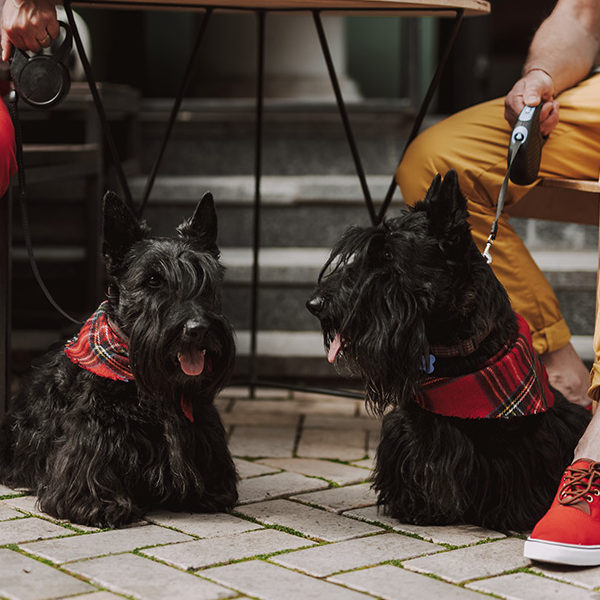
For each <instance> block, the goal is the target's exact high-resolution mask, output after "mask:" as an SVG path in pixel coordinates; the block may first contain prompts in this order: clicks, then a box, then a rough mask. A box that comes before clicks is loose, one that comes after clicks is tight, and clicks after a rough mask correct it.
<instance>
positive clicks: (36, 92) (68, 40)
mask: <svg viewBox="0 0 600 600" xmlns="http://www.w3.org/2000/svg"><path fill="white" fill-rule="evenodd" d="M59 24H60V26H61V27H62V28H63V29H64V32H65V37H64V40H63V42H62V43H61V45H60V47H58V49H57V50H56V51H54V52H53V54H43V53H42V52H39V53H37V54H34V55H33V56H28V55H27V54H26V53H24V52H22V51H21V50H16V51H15V53H14V54H13V57H12V59H11V67H10V70H11V76H12V79H13V82H14V85H15V89H14V90H12V91H11V92H10V94H9V96H8V101H7V105H8V110H9V113H10V116H11V119H12V122H13V127H14V130H15V150H16V159H17V180H18V191H17V197H18V199H19V205H20V208H21V221H22V224H23V236H24V238H25V247H26V249H27V256H28V258H29V264H30V266H31V271H32V273H33V277H34V279H35V280H36V282H37V284H38V285H39V286H40V289H41V290H42V292H43V294H44V296H45V297H46V299H47V300H48V302H49V303H50V304H51V305H52V307H53V308H54V309H55V310H56V311H57V312H59V313H60V314H61V315H62V316H63V317H65V318H66V319H68V320H69V321H72V322H73V323H75V324H77V325H80V324H81V321H80V320H77V319H74V318H73V317H72V316H71V315H69V314H68V313H67V312H66V311H65V310H64V309H62V308H61V307H60V305H59V304H58V303H57V302H56V300H55V299H54V297H53V296H52V294H51V293H50V291H49V290H48V288H47V287H46V284H45V283H44V281H43V279H42V276H41V274H40V271H39V269H38V266H37V263H36V260H35V256H34V254H33V244H32V242H31V227H30V224H29V216H28V212H27V192H26V186H25V165H24V161H23V138H22V134H21V121H20V119H19V109H18V100H19V98H21V99H22V100H23V101H24V102H26V103H27V104H29V105H30V106H32V107H34V108H38V109H45V108H50V107H51V106H55V105H56V104H58V103H59V102H60V101H61V100H62V99H63V98H64V97H65V96H66V94H67V92H68V91H69V88H70V84H71V79H70V76H69V71H68V68H67V67H66V65H65V62H66V59H67V57H68V56H69V52H70V51H71V45H72V39H73V38H72V34H71V30H70V28H69V26H68V25H67V24H66V23H63V22H61V21H59Z"/></svg>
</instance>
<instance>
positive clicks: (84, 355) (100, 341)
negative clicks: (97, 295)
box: [65, 300, 134, 381]
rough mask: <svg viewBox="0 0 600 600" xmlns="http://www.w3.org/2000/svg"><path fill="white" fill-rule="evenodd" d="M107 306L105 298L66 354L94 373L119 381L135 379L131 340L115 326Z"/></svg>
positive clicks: (68, 345) (68, 347)
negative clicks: (110, 319) (130, 360)
mask: <svg viewBox="0 0 600 600" xmlns="http://www.w3.org/2000/svg"><path fill="white" fill-rule="evenodd" d="M107 307H108V302H107V301H106V300H105V301H104V302H102V304H100V306H99V307H98V309H97V310H96V312H95V313H94V314H93V315H92V316H91V317H90V318H89V319H88V320H87V321H86V322H85V323H84V325H83V327H82V328H81V329H80V331H79V333H78V334H77V335H76V336H75V337H74V338H72V339H70V340H69V341H68V342H67V344H66V345H65V353H66V355H67V356H68V357H69V358H70V359H71V361H72V362H74V363H75V364H76V365H79V366H80V367H81V368H82V369H85V370H86V371H90V372H92V373H94V375H99V376H100V377H107V378H108V379H114V380H115V381H132V380H133V379H134V377H133V372H132V370H131V366H130V364H129V349H128V348H127V343H126V342H125V341H124V340H122V339H121V338H120V337H119V335H118V334H117V332H116V331H115V330H114V329H113V328H112V327H111V323H110V321H109V319H108V315H107V314H106V309H107Z"/></svg>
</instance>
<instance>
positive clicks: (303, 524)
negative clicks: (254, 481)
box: [236, 500, 381, 542]
mask: <svg viewBox="0 0 600 600" xmlns="http://www.w3.org/2000/svg"><path fill="white" fill-rule="evenodd" d="M236 510H238V511H239V512H240V513H242V514H244V515H247V516H249V517H253V518H255V519H256V520H257V521H260V522H261V523H267V524H269V525H282V526H284V527H290V528H292V529H294V530H296V531H300V532H301V533H303V534H304V535H308V536H309V537H311V538H317V539H321V540H326V541H328V542H337V541H341V540H349V539H352V538H355V537H361V536H364V535H367V534H369V533H374V532H376V531H381V530H380V529H379V528H378V527H374V526H372V525H367V524H366V523H361V522H360V521H355V520H353V519H347V518H346V517H343V516H341V515H336V514H333V513H330V512H327V511H324V510H320V509H318V508H312V507H311V506H305V505H303V504H298V503H297V502H291V501H290V500H271V501H270V502H259V503H257V504H247V505H244V506H239V507H238V508H237V509H236Z"/></svg>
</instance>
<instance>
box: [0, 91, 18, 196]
mask: <svg viewBox="0 0 600 600" xmlns="http://www.w3.org/2000/svg"><path fill="white" fill-rule="evenodd" d="M16 172H17V155H16V150H15V130H14V128H13V124H12V120H11V118H10V114H9V112H8V108H7V106H6V104H4V102H2V101H1V100H0V196H3V195H4V194H5V193H6V191H7V190H8V186H9V184H10V178H11V177H12V176H13V175H14V174H15V173H16Z"/></svg>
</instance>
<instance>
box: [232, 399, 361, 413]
mask: <svg viewBox="0 0 600 600" xmlns="http://www.w3.org/2000/svg"><path fill="white" fill-rule="evenodd" d="M238 411H245V412H251V413H259V412H267V413H275V414H284V413H287V414H294V415H346V416H348V417H352V416H354V414H355V413H356V405H355V404H354V403H353V401H352V400H347V399H345V398H344V399H343V400H342V401H337V400H332V399H331V397H330V396H328V399H327V400H322V401H319V402H315V401H306V400H238V401H236V403H235V404H234V406H233V409H232V412H238Z"/></svg>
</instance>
